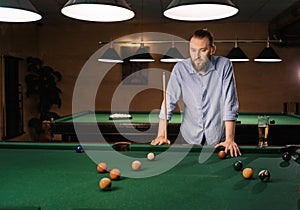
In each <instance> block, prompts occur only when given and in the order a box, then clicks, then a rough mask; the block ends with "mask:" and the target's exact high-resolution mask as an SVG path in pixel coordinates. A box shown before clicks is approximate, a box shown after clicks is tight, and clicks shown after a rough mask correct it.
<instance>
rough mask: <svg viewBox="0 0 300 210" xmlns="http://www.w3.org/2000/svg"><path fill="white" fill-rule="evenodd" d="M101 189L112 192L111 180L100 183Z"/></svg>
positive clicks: (105, 179) (106, 179)
mask: <svg viewBox="0 0 300 210" xmlns="http://www.w3.org/2000/svg"><path fill="white" fill-rule="evenodd" d="M99 187H100V188H101V189H102V190H110V189H111V180H110V179H109V178H102V179H101V180H100V181H99Z"/></svg>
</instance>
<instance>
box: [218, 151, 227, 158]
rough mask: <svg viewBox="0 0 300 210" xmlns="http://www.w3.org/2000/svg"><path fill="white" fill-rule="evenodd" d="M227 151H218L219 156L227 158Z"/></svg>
mask: <svg viewBox="0 0 300 210" xmlns="http://www.w3.org/2000/svg"><path fill="white" fill-rule="evenodd" d="M226 155H227V154H226V152H225V151H223V150H221V151H220V152H218V157H219V158H220V159H225V158H226Z"/></svg>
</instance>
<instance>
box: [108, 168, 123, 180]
mask: <svg viewBox="0 0 300 210" xmlns="http://www.w3.org/2000/svg"><path fill="white" fill-rule="evenodd" d="M109 176H110V178H111V179H113V180H117V179H120V176H121V171H120V170H119V169H117V168H114V169H111V170H110V172H109Z"/></svg>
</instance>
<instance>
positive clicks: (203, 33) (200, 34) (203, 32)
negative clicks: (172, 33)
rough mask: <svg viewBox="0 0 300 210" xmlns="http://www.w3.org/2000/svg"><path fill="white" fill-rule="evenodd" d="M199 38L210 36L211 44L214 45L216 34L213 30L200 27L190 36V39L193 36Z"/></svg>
mask: <svg viewBox="0 0 300 210" xmlns="http://www.w3.org/2000/svg"><path fill="white" fill-rule="evenodd" d="M193 37H194V38H198V39H203V38H205V37H207V38H208V40H209V44H210V46H214V36H213V34H212V33H211V32H209V31H208V30H207V29H200V30H197V31H195V32H194V34H193V35H192V36H191V37H190V39H189V41H191V39H192V38H193Z"/></svg>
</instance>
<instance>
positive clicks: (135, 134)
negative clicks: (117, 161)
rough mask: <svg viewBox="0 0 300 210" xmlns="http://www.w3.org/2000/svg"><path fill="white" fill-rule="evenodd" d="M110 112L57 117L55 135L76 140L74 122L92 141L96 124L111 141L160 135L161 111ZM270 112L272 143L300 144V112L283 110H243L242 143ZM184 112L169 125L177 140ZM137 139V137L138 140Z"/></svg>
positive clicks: (253, 137) (252, 141)
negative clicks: (119, 115) (122, 115)
mask: <svg viewBox="0 0 300 210" xmlns="http://www.w3.org/2000/svg"><path fill="white" fill-rule="evenodd" d="M110 114H111V113H110V112H104V111H96V112H91V111H87V112H81V113H76V114H73V115H68V116H65V117H62V118H59V119H56V120H54V122H52V123H51V132H52V134H61V135H62V139H63V140H64V141H76V140H77V137H76V132H75V129H74V124H76V125H77V126H80V127H81V128H83V130H84V131H83V132H84V135H86V136H87V138H88V139H89V141H91V142H93V141H97V133H95V132H94V131H93V130H92V129H90V128H91V126H92V125H94V124H95V123H96V124H97V126H98V127H99V129H100V131H101V134H102V135H103V137H104V138H105V140H106V141H107V142H114V141H115V139H118V141H133V142H139V143H141V141H142V142H143V143H145V142H150V141H151V140H152V139H153V138H154V137H155V136H156V134H157V127H158V121H159V119H158V113H151V114H149V113H148V112H131V113H130V114H131V116H132V119H128V120H114V121H113V120H109V116H110ZM258 115H268V116H270V120H274V121H275V124H271V125H270V130H269V144H270V145H286V144H298V143H299V141H300V115H295V114H282V113H239V117H238V120H237V125H236V141H237V143H238V144H241V145H256V144H257V142H258V130H257V116H258ZM181 119H182V118H181V113H174V115H173V118H172V120H171V121H170V123H169V126H168V138H169V139H170V140H171V141H172V140H174V139H176V137H177V136H178V133H179V129H180V124H181ZM135 139H137V140H135Z"/></svg>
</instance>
